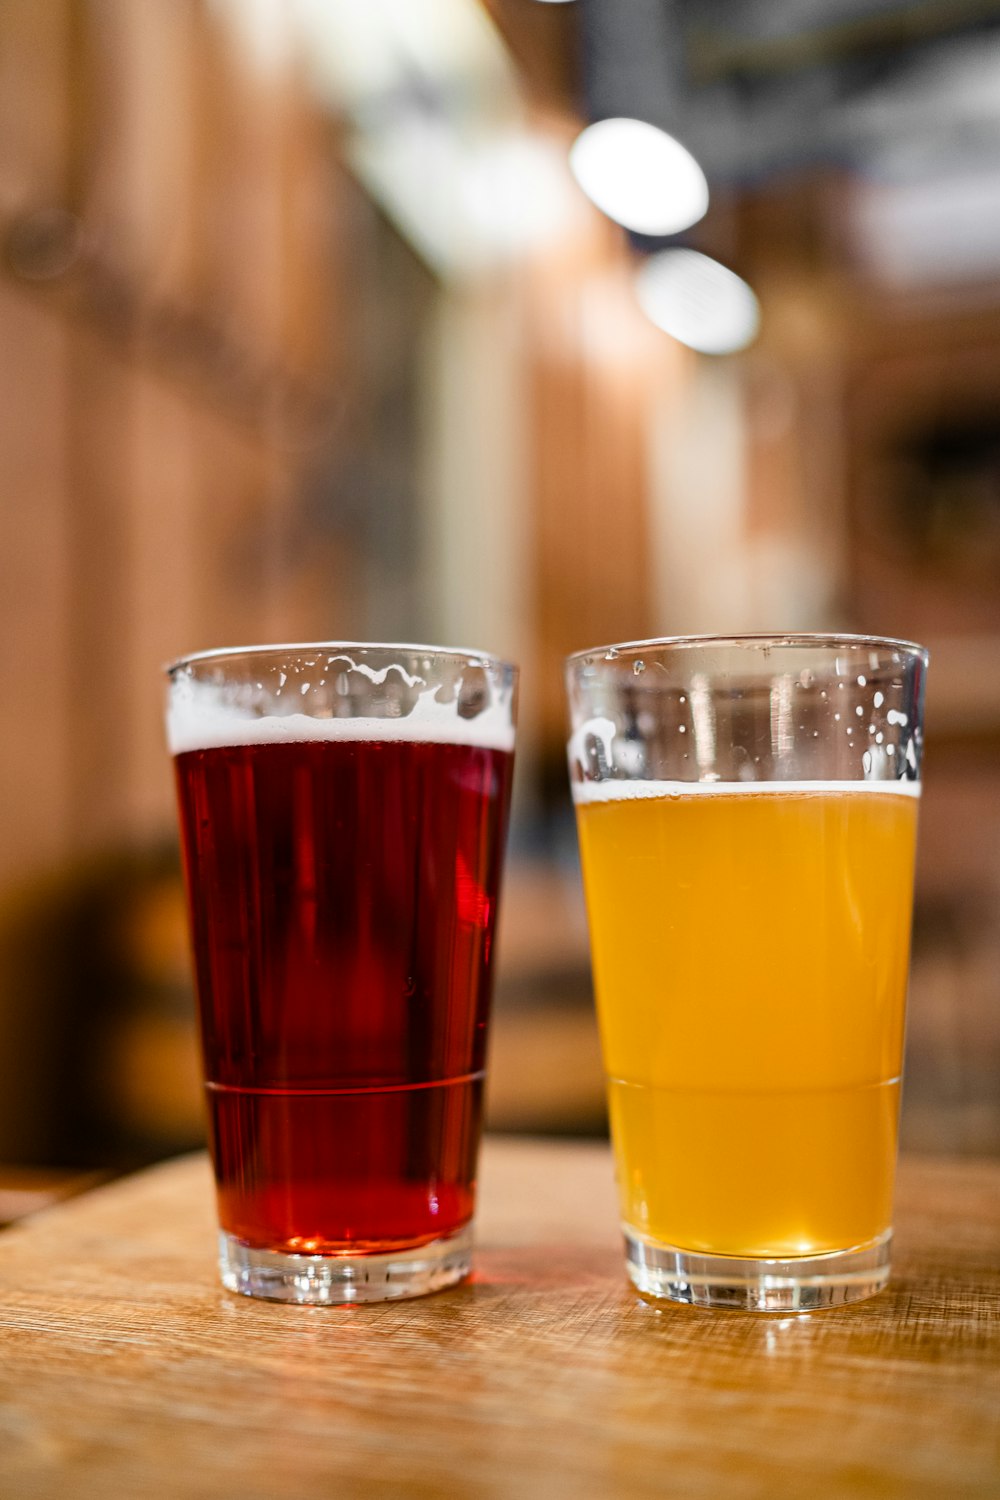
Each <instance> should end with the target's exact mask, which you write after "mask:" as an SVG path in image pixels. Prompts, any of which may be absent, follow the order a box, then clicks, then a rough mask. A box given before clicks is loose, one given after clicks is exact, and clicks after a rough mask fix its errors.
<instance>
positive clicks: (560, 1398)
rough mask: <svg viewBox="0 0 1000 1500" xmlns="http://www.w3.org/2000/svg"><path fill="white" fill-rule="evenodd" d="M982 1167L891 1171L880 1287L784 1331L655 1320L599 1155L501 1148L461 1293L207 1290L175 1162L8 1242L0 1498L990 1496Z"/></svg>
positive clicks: (998, 1335)
mask: <svg viewBox="0 0 1000 1500" xmlns="http://www.w3.org/2000/svg"><path fill="white" fill-rule="evenodd" d="M998 1189H1000V1164H996V1163H957V1162H951V1161H937V1162H934V1161H923V1162H922V1161H909V1162H905V1163H904V1165H903V1168H902V1172H901V1183H900V1203H899V1212H898V1254H897V1271H896V1276H895V1279H894V1281H893V1283H892V1285H891V1287H890V1289H889V1290H888V1291H887V1292H886V1293H884V1294H883V1295H881V1296H880V1297H877V1298H875V1299H873V1300H872V1301H870V1302H868V1303H865V1304H860V1305H858V1306H856V1307H854V1308H850V1309H844V1310H839V1311H833V1312H826V1313H820V1314H816V1315H813V1316H808V1315H803V1316H798V1317H783V1316H782V1317H757V1316H754V1315H752V1314H740V1313H726V1314H712V1313H706V1312H702V1311H698V1310H696V1309H689V1308H674V1307H667V1308H663V1309H659V1308H655V1307H652V1306H649V1305H647V1304H645V1303H643V1302H642V1301H640V1300H639V1299H638V1298H637V1297H635V1296H634V1295H633V1293H632V1292H631V1291H630V1290H629V1288H628V1286H627V1284H626V1283H625V1280H624V1277H623V1273H622V1266H621V1254H620V1248H619V1244H618V1235H617V1231H616V1228H615V1216H614V1208H613V1202H612V1185H611V1168H610V1160H609V1157H608V1154H607V1152H606V1151H605V1150H604V1149H603V1148H600V1147H586V1146H578V1145H576V1146H575V1145H554V1144H541V1143H537V1142H492V1143H490V1144H489V1145H488V1148H487V1150H486V1152H485V1161H484V1170H483V1180H482V1213H481V1216H480V1232H479V1242H480V1249H479V1252H478V1261H477V1272H476V1276H475V1278H474V1280H473V1281H472V1282H471V1284H469V1285H466V1286H464V1287H460V1288H457V1289H454V1290H452V1291H450V1292H446V1293H443V1294H440V1295H438V1296H436V1297H431V1298H425V1299H423V1300H420V1301H415V1302H409V1303H398V1304H395V1305H383V1306H377V1307H368V1308H347V1309H324V1308H296V1307H284V1306H274V1305H270V1304H264V1303H253V1302H250V1301H247V1300H243V1299H240V1298H237V1297H232V1296H230V1295H228V1294H227V1293H225V1292H223V1291H222V1290H221V1289H220V1288H219V1286H218V1285H217V1283H216V1280H215V1271H214V1265H213V1246H212V1238H213V1235H212V1210H211V1202H210V1187H209V1178H208V1169H207V1166H206V1164H205V1162H204V1160H203V1159H202V1158H190V1159H187V1160H184V1161H181V1162H177V1163H173V1164H169V1165H166V1166H164V1167H161V1168H157V1169H154V1170H153V1171H151V1172H146V1173H144V1174H142V1175H141V1176H139V1177H136V1178H133V1179H130V1180H128V1181H126V1182H124V1183H120V1184H116V1185H113V1186H111V1187H109V1188H105V1189H102V1190H99V1191H97V1192H95V1193H92V1194H90V1195H89V1196H87V1197H86V1198H83V1199H77V1200H76V1201H74V1202H72V1203H69V1204H65V1205H62V1206H60V1207H58V1208H55V1209H53V1210H51V1211H49V1212H47V1213H45V1214H42V1215H40V1216H38V1217H37V1218H35V1219H33V1220H32V1221H31V1222H30V1223H28V1224H25V1225H23V1226H19V1227H16V1228H14V1229H12V1230H10V1231H8V1232H7V1233H6V1234H5V1235H4V1236H3V1237H0V1350H2V1362H0V1434H2V1437H0V1489H2V1490H3V1492H4V1493H5V1494H12V1495H13V1494H16V1495H18V1496H19V1497H28V1500H31V1497H39V1496H50V1495H56V1494H72V1495H73V1496H74V1497H76V1500H88V1497H91V1496H93V1497H95V1500H96V1497H97V1496H101V1497H104V1496H106V1495H109V1494H112V1495H118V1494H129V1495H133V1494H134V1495H139V1494H141V1495H143V1496H145V1497H150V1500H156V1497H159V1496H174V1495H177V1494H178V1493H180V1492H183V1493H184V1495H185V1496H191V1497H216V1496H226V1497H229V1496H240V1497H241V1500H264V1497H267V1500H280V1497H283V1496H296V1497H306V1500H308V1497H311V1496H317V1497H318V1496H324V1497H325V1496H328V1495H331V1494H341V1495H350V1496H352V1497H355V1496H357V1497H361V1500H365V1497H375V1496H378V1497H379V1500H384V1497H386V1496H396V1495H405V1496H414V1497H421V1500H430V1497H433V1496H444V1497H451V1496H454V1497H459V1496H461V1497H462V1500H469V1497H472V1500H478V1497H483V1500H496V1497H500V1496H508V1495H510V1496H517V1497H518V1500H521V1497H528V1500H531V1497H534V1496H538V1497H543V1496H544V1497H545V1500H563V1497H565V1500H571V1497H572V1500H588V1497H595V1500H596V1497H602V1500H603V1497H605V1496H629V1497H638V1500H643V1497H647V1496H648V1497H653V1496H658V1497H659V1496H662V1495H664V1494H676V1495H683V1496H685V1497H690V1500H701V1497H704V1500H718V1497H719V1496H725V1497H727V1500H728V1497H734V1500H743V1497H746V1500H750V1497H761V1496H769V1497H770V1496H774V1495H783V1494H790V1495H795V1496H798V1495H809V1496H810V1497H817V1500H823V1497H834V1496H836V1497H837V1500H844V1497H851V1496H858V1497H870V1496H875V1495H878V1496H880V1497H883V1496H888V1497H894V1496H896V1497H904V1496H905V1497H907V1500H914V1497H915V1500H921V1497H928V1500H930V1497H932V1496H933V1497H940V1496H942V1495H947V1496H949V1500H952V1497H956V1500H966V1497H969V1500H971V1497H984V1500H985V1497H987V1496H989V1497H995V1496H996V1495H997V1494H998V1493H1000V1319H998V1316H997V1314H998V1312H1000V1271H998V1268H997V1266H998V1261H997V1254H996V1251H997V1246H998V1243H1000V1190H998Z"/></svg>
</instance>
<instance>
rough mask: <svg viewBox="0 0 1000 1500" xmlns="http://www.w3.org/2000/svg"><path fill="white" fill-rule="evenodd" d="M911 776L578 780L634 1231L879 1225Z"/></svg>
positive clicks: (908, 873)
mask: <svg viewBox="0 0 1000 1500" xmlns="http://www.w3.org/2000/svg"><path fill="white" fill-rule="evenodd" d="M917 790H918V785H917V784H916V783H913V782H874V781H869V782H782V783H763V784H762V783H739V784H736V785H734V784H726V783H711V782H699V783H694V784H689V783H673V784H667V783H655V782H637V781H624V782H622V781H619V782H614V781H612V782H599V783H583V784H578V785H577V786H576V787H575V788H574V794H575V797H576V802H577V817H578V823H579V830H580V843H581V852H582V858H583V871H584V883H585V887H586V894H587V906H588V914H589V921H590V931H591V946H592V953H593V965H594V980H595V988H596V992H597V1003H598V1013H599V1019H600V1026H601V1034H602V1044H603V1050H604V1059H605V1066H606V1070H607V1073H608V1088H609V1103H610V1110H611V1120H612V1130H613V1135H614V1141H615V1149H616V1157H617V1165H618V1176H619V1186H620V1191H621V1205H622V1214H623V1218H624V1220H625V1222H626V1224H628V1225H629V1226H630V1227H631V1228H632V1229H633V1230H634V1231H636V1232H638V1233H639V1234H641V1235H644V1236H647V1237H649V1238H650V1239H652V1240H655V1241H657V1242H659V1243H662V1244H667V1245H674V1246H678V1247H680V1248H684V1249H689V1250H701V1251H705V1252H710V1253H715V1254H724V1255H747V1256H774V1257H786V1256H793V1255H810V1254H820V1253H824V1252H826V1251H833V1250H842V1249H846V1248H848V1247H850V1246H853V1245H859V1244H864V1243H867V1242H869V1241H871V1240H873V1239H875V1238H877V1237H878V1236H879V1235H881V1234H883V1233H884V1232H885V1231H886V1230H887V1229H888V1227H889V1224H890V1222H891V1196H892V1179H893V1168H894V1159H895V1151H896V1121H897V1113H898V1099H899V1075H900V1069H901V1058H902V1043H903V1017H904V1001H905V993H906V980H907V965H908V950H909V932H910V908H911V893H912V879H913V857H914V846H915V836H916V813H917V801H916V793H917Z"/></svg>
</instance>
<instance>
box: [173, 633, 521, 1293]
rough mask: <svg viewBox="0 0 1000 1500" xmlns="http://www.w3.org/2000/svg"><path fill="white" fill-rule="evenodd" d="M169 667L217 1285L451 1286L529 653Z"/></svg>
mask: <svg viewBox="0 0 1000 1500" xmlns="http://www.w3.org/2000/svg"><path fill="white" fill-rule="evenodd" d="M168 675H169V688H168V702H167V726H168V736H169V741H170V748H171V751H172V753H173V755H174V758H175V767H176V779H177V792H178V801H179V808H180V825H181V842H182V848H183V855H184V864H185V873H186V880H187V891H188V898H189V907H190V918H191V930H192V936H193V946H194V956H195V965H196V970H197V990H198V999H199V1012H200V1023H201V1039H202V1048H203V1059H204V1076H205V1090H206V1096H207V1113H208V1126H209V1144H210V1148H211V1155H212V1161H213V1165H214V1169H215V1178H216V1186H217V1193H218V1209H219V1221H220V1226H221V1232H220V1241H219V1244H220V1268H221V1274H222V1280H223V1283H224V1284H225V1285H226V1286H227V1287H228V1288H229V1289H230V1290H231V1291H235V1292H242V1293H245V1294H247V1295H249V1296H258V1297H269V1298H273V1299H276V1300H279V1301H289V1302H370V1301H380V1300H383V1299H386V1298H395V1297H411V1296H417V1295H420V1294H421V1293H423V1292H430V1291H434V1290H436V1289H438V1288H440V1287H444V1286H448V1285H450V1284H451V1283H452V1282H455V1281H458V1280H459V1279H460V1278H461V1277H462V1276H464V1275H465V1274H466V1272H467V1271H468V1270H469V1265H470V1244H471V1239H470V1225H471V1220H472V1214H473V1203H474V1196H475V1179H476V1157H477V1151H478V1146H479V1135H480V1124H481V1115H482V1096H483V1078H484V1066H485V1046H486V1028H487V1019H488V1012H489V1004H490V989H491V977H492V976H491V965H492V956H493V933H494V928H495V923H496V911H497V898H498V892H499V884H500V872H501V864H502V857H503V846H504V838H505V832H506V822H507V808H508V801H509V793H510V778H511V769H512V759H513V746H514V720H515V696H516V670H515V668H513V667H512V666H509V665H507V664H505V663H503V662H500V661H497V660H495V659H494V658H492V657H489V656H482V655H478V654H475V653H468V652H462V651H452V650H439V649H437V648H431V647H424V646H383V645H345V644H340V643H334V644H321V645H294V646H269V647H263V648H260V649H253V650H238V651H221V652H214V653H204V654H201V655H198V656H192V657H188V658H187V659H185V660H182V661H179V662H177V663H175V664H174V665H173V666H172V667H170V668H169V669H168Z"/></svg>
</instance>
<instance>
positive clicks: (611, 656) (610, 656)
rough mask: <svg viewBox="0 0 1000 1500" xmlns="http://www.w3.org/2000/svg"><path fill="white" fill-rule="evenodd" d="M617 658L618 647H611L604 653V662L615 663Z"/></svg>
mask: <svg viewBox="0 0 1000 1500" xmlns="http://www.w3.org/2000/svg"><path fill="white" fill-rule="evenodd" d="M617 657H618V647H617V646H611V647H610V648H609V649H608V650H607V651H605V653H604V660H605V661H615V660H616V659H617Z"/></svg>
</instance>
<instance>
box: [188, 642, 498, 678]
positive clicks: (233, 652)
mask: <svg viewBox="0 0 1000 1500" xmlns="http://www.w3.org/2000/svg"><path fill="white" fill-rule="evenodd" d="M291 651H295V652H302V651H317V652H319V651H328V652H329V651H333V652H341V651H344V652H347V651H396V652H400V653H402V652H404V651H405V652H408V653H410V654H415V655H427V656H438V657H444V658H446V659H447V660H450V661H463V662H467V663H469V664H470V665H475V666H489V667H492V668H493V669H494V670H497V671H500V672H513V673H514V674H515V675H516V674H517V671H518V666H517V663H516V662H512V661H507V660H505V659H504V658H503V657H502V656H497V655H495V654H494V653H493V652H492V651H474V650H470V649H467V648H466V647H464V646H428V645H424V644H421V643H420V642H413V641H277V642H274V643H273V644H266V645H262V646H221V647H218V648H216V649H214V650H209V651H192V652H189V653H188V654H187V655H185V656H178V657H176V658H175V660H174V661H171V662H167V663H166V664H165V665H164V667H163V672H164V675H165V676H166V677H169V678H173V677H175V676H176V675H177V673H178V672H182V671H184V669H185V668H186V667H191V666H195V665H197V664H198V663H200V662H211V661H219V662H225V661H230V660H232V659H233V658H234V657H240V656H274V655H279V654H282V653H285V652H291Z"/></svg>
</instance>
